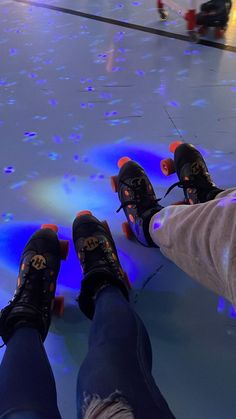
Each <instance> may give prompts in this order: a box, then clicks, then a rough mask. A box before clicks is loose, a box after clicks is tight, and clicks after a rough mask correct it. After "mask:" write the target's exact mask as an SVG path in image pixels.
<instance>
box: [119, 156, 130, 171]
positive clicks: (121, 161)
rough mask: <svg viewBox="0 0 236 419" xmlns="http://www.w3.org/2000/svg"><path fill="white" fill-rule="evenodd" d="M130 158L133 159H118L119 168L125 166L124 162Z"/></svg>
mask: <svg viewBox="0 0 236 419" xmlns="http://www.w3.org/2000/svg"><path fill="white" fill-rule="evenodd" d="M130 160H131V159H130V158H129V157H121V159H120V160H118V163H117V166H118V168H119V169H121V168H122V166H124V164H125V163H127V162H128V161H130Z"/></svg>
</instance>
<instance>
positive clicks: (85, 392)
mask: <svg viewBox="0 0 236 419" xmlns="http://www.w3.org/2000/svg"><path fill="white" fill-rule="evenodd" d="M151 368H152V350H151V344H150V340H149V337H148V334H147V331H146V329H145V327H144V325H143V322H142V321H141V319H140V318H139V317H138V315H137V314H136V313H135V311H134V310H133V309H132V307H131V306H130V304H129V303H128V302H127V301H126V300H125V299H124V297H123V295H122V294H121V292H120V291H119V290H118V289H117V288H115V287H112V286H109V287H107V288H105V289H103V290H102V291H101V292H100V293H99V294H98V297H97V300H96V310H95V315H94V318H93V321H92V326H91V331H90V337H89V348H88V353H87V356H86V358H85V360H84V362H83V364H82V366H81V368H80V371H79V375H78V383H77V403H78V417H79V418H81V417H82V413H81V411H82V410H86V408H87V406H88V405H89V402H90V400H91V398H93V400H94V399H95V397H94V396H95V395H97V396H98V397H99V398H101V399H102V400H104V399H106V398H108V399H110V400H113V399H114V394H116V396H118V398H119V395H120V396H123V397H124V399H125V400H126V401H127V403H128V405H129V406H130V407H131V408H132V410H133V414H134V417H135V419H144V418H145V419H159V418H160V419H173V418H174V416H173V414H172V413H171V411H170V409H169V407H168V404H167V403H166V401H165V399H164V398H163V396H162V394H161V392H160V390H159V389H158V387H157V385H156V383H155V381H154V379H153V377H152V374H151ZM104 417H105V416H104ZM107 417H109V416H107ZM120 417H122V416H120Z"/></svg>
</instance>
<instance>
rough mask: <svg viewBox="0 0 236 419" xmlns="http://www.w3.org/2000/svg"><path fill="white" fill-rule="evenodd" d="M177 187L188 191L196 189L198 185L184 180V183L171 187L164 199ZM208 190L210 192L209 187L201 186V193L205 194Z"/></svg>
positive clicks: (177, 183)
mask: <svg viewBox="0 0 236 419" xmlns="http://www.w3.org/2000/svg"><path fill="white" fill-rule="evenodd" d="M176 186H178V187H179V188H181V189H187V188H192V189H196V184H194V182H193V181H191V180H183V181H182V182H180V181H179V182H176V183H174V184H173V185H171V186H170V187H169V189H168V190H167V192H166V193H165V195H164V197H163V198H165V197H166V196H167V195H168V194H169V193H170V192H171V191H172V190H173V189H174V188H176ZM208 190H209V186H205V185H201V192H203V193H204V192H205V191H208Z"/></svg>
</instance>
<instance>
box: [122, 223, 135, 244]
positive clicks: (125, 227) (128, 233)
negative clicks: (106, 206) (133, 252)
mask: <svg viewBox="0 0 236 419" xmlns="http://www.w3.org/2000/svg"><path fill="white" fill-rule="evenodd" d="M122 231H123V233H124V235H125V237H126V238H127V239H128V240H132V238H133V237H134V233H133V231H132V229H131V227H130V225H129V223H128V222H127V221H125V222H124V223H122Z"/></svg>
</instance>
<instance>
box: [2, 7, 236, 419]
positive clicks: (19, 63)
mask: <svg viewBox="0 0 236 419" xmlns="http://www.w3.org/2000/svg"><path fill="white" fill-rule="evenodd" d="M29 3H31V4H25V3H22V2H17V1H8V0H1V3H0V32H1V36H0V142H1V154H0V168H1V174H0V182H1V192H2V199H1V203H0V206H1V208H0V217H1V225H0V250H1V251H0V274H1V291H0V305H1V307H3V306H4V305H5V304H6V303H7V302H8V300H9V299H10V298H11V296H12V294H13V291H14V287H15V281H16V277H17V270H18V264H19V258H20V254H21V251H22V249H23V247H24V245H25V243H26V241H27V240H28V238H29V237H30V235H31V234H32V233H33V232H34V231H35V229H37V228H38V227H39V226H40V225H41V224H42V223H56V224H58V225H59V231H60V237H61V238H63V239H69V240H70V241H71V224H72V221H73V219H74V217H75V215H76V213H77V212H78V211H80V210H83V209H89V210H91V211H92V212H93V213H94V215H95V216H97V217H98V218H100V219H106V220H107V221H108V223H109V225H110V227H111V230H112V232H113V234H114V239H115V242H116V244H117V248H118V252H119V255H120V259H121V262H122V265H123V267H124V269H125V270H126V271H127V273H128V275H129V278H130V280H131V282H132V284H133V295H132V304H133V305H134V306H135V308H136V310H137V311H138V313H139V314H140V315H141V317H142V319H143V320H144V323H145V324H146V326H147V329H148V332H149V334H150V338H151V342H152V347H153V374H154V377H155V379H156V382H157V384H158V386H159V387H160V389H161V391H162V392H163V394H164V395H165V397H166V399H167V401H168V403H169V405H170V407H171V409H172V411H173V412H174V414H175V415H176V417H177V418H179V419H234V417H235V416H236V399H235V368H234V365H235V364H236V351H235V345H236V328H235V326H236V313H235V311H234V309H233V307H232V306H231V305H230V304H229V303H228V302H226V301H225V300H224V299H222V298H221V297H219V296H216V295H214V294H213V293H211V292H210V291H208V290H206V289H204V288H203V287H202V286H200V285H199V284H197V283H196V282H194V281H193V280H192V279H190V278H189V277H188V276H187V275H185V274H184V273H183V272H182V271H181V270H180V269H178V268H177V267H176V266H175V265H174V264H172V263H171V262H170V261H169V260H167V259H166V258H165V257H164V256H162V255H161V253H160V252H159V250H158V249H147V248H143V247H141V246H140V245H138V244H137V243H135V242H129V241H127V240H126V238H125V237H124V236H123V234H122V231H121V224H122V222H123V221H124V215H123V213H122V211H121V212H119V214H116V209H117V208H118V207H119V202H118V199H117V196H116V195H115V194H114V193H113V192H112V190H111V187H110V181H109V178H110V176H111V175H114V174H116V173H117V170H118V169H117V165H116V163H117V160H118V159H119V158H120V157H122V156H124V155H126V156H129V157H131V158H132V159H134V160H136V161H138V162H139V163H140V164H141V165H142V166H143V167H144V168H145V169H146V171H147V173H148V174H149V176H150V179H151V180H152V182H153V185H154V187H155V190H156V192H157V194H158V196H159V197H161V196H163V195H164V194H165V192H166V190H167V188H168V187H169V186H170V185H171V184H172V183H174V182H175V181H176V176H175V175H172V176H170V177H169V178H166V177H165V176H164V175H163V174H162V173H161V171H160V160H161V159H162V158H165V157H170V156H171V155H170V153H169V151H168V146H169V143H170V142H172V141H174V140H182V141H185V142H191V143H192V144H195V145H196V146H197V147H198V148H199V150H200V151H201V152H202V153H203V155H204V157H205V159H206V162H207V164H208V168H209V170H210V172H211V174H212V177H213V179H214V180H215V182H216V183H217V184H218V185H219V186H220V187H223V188H228V187H232V186H234V184H235V183H234V179H235V177H236V159H235V153H236V143H235V132H236V29H235V27H236V25H235V23H236V3H234V4H233V8H232V12H231V18H230V21H229V26H228V29H227V32H226V34H225V38H224V39H223V40H220V41H216V40H215V39H214V38H213V36H212V34H209V36H208V37H207V38H204V39H203V42H202V43H199V44H192V43H190V42H189V41H188V40H187V38H186V30H185V24H184V21H183V20H182V19H181V18H180V17H178V16H177V15H176V14H175V13H174V12H172V11H170V16H169V19H168V21H166V22H159V17H158V14H157V13H156V8H155V1H151V0H148V1H146V2H144V0H139V1H131V0H127V1H126V2H124V3H121V2H120V3H119V2H118V1H115V0H109V1H108V0H106V1H105V0H104V1H102V0H100V1H98V2H93V1H92V0H90V1H86V0H67V1H65V0H53V1H51V0H41V1H40V2H35V3H36V5H33V3H34V2H29ZM81 13H82V14H83V13H84V14H86V17H82V16H81ZM96 17H97V18H96ZM101 17H102V18H104V19H100V18H101ZM115 21H116V22H115ZM122 22H123V23H125V24H126V23H129V25H128V26H127V25H126V26H125V25H123V26H122ZM162 31H163V33H162ZM181 197H182V192H181V190H175V191H173V193H171V194H170V195H168V199H165V200H164V201H163V204H165V205H168V204H170V203H171V202H173V201H175V200H178V199H179V198H181ZM180 246H181V243H180ZM80 281H81V269H80V266H79V263H78V261H77V259H76V255H75V252H74V249H73V245H72V242H71V247H70V254H69V258H68V261H67V262H66V263H63V266H62V269H61V273H60V276H59V279H58V289H57V291H58V293H59V294H63V295H64V296H65V301H66V307H65V315H64V317H63V318H62V319H57V318H54V319H53V322H52V326H51V330H50V333H49V335H48V338H47V341H46V349H47V353H48V356H49V359H50V362H51V365H52V368H53V371H54V374H55V378H56V382H57V390H58V402H59V408H60V411H61V414H62V417H63V419H75V418H76V409H75V386H76V378H77V372H78V369H79V366H80V365H81V362H82V360H83V358H84V356H85V353H86V348H87V336H88V330H89V321H88V320H87V319H86V318H85V317H84V316H83V315H82V314H81V313H80V312H79V310H78V308H77V304H76V302H75V298H76V296H77V295H78V290H79V288H80ZM3 353H4V349H2V350H1V352H0V358H1V357H2V355H3ZM144 419H148V418H144Z"/></svg>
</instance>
